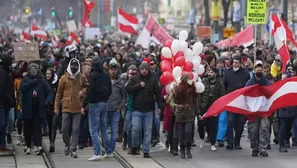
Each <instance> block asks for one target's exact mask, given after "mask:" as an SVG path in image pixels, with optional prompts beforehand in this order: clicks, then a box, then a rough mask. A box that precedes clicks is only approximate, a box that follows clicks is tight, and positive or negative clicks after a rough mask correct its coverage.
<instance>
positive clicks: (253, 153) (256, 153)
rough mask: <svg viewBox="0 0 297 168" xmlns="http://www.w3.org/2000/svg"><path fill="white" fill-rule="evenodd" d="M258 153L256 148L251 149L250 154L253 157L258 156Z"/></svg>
mask: <svg viewBox="0 0 297 168" xmlns="http://www.w3.org/2000/svg"><path fill="white" fill-rule="evenodd" d="M258 154H259V151H258V150H255V149H254V150H253V151H252V156H253V157H256V156H258Z"/></svg>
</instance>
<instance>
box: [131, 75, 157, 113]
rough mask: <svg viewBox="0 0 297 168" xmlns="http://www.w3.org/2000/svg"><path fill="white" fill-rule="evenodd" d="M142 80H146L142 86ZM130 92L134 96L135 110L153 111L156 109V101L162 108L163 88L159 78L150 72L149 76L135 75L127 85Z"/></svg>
mask: <svg viewBox="0 0 297 168" xmlns="http://www.w3.org/2000/svg"><path fill="white" fill-rule="evenodd" d="M140 82H145V86H144V87H141V85H140ZM126 91H127V93H128V94H130V95H132V96H133V100H132V103H133V111H139V112H151V111H155V103H156V101H157V103H158V107H159V108H160V109H161V106H162V103H161V89H160V86H159V81H158V78H157V77H156V76H154V75H152V73H151V72H150V73H149V74H148V75H147V76H142V75H141V74H139V75H136V76H133V77H132V79H131V80H130V81H129V82H128V84H127V86H126Z"/></svg>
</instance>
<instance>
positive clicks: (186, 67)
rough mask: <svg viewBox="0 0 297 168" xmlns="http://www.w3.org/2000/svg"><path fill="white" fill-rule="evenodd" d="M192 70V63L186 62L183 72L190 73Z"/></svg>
mask: <svg viewBox="0 0 297 168" xmlns="http://www.w3.org/2000/svg"><path fill="white" fill-rule="evenodd" d="M193 68H194V64H193V63H192V62H190V61H188V62H186V63H185V65H184V69H183V70H184V71H186V72H192V70H193Z"/></svg>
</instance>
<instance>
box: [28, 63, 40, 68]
mask: <svg viewBox="0 0 297 168" xmlns="http://www.w3.org/2000/svg"><path fill="white" fill-rule="evenodd" d="M30 68H36V69H39V66H38V64H36V63H31V64H29V66H28V69H30Z"/></svg>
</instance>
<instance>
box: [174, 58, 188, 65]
mask: <svg viewBox="0 0 297 168" xmlns="http://www.w3.org/2000/svg"><path fill="white" fill-rule="evenodd" d="M185 63H186V59H185V57H178V58H177V59H176V60H175V61H174V67H176V66H180V67H182V66H184V65H185Z"/></svg>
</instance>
